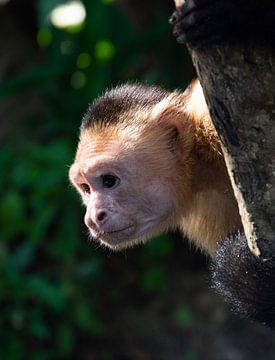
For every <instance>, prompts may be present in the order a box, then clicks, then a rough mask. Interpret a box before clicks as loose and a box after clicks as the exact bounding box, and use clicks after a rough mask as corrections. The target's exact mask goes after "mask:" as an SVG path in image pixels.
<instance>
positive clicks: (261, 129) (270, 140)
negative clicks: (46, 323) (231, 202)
mask: <svg viewBox="0 0 275 360" xmlns="http://www.w3.org/2000/svg"><path fill="white" fill-rule="evenodd" d="M182 2H183V1H181V0H175V3H176V5H177V6H178V5H180V4H181V3H182ZM189 50H190V54H191V56H192V59H193V63H194V65H195V67H196V70H197V74H198V76H199V79H200V81H201V84H202V87H203V90H204V94H205V97H206V100H207V104H208V107H209V110H210V113H211V116H212V120H213V123H214V125H215V127H216V129H217V131H218V133H219V135H220V138H221V141H222V144H223V152H224V155H225V160H226V164H227V168H228V171H229V174H230V177H231V181H232V185H233V188H234V192H235V196H236V198H237V201H238V204H239V209H240V214H241V217H242V222H243V225H244V230H245V234H246V237H247V241H248V245H249V247H250V249H251V250H252V251H253V253H254V254H255V255H257V256H260V257H262V258H263V259H270V258H271V257H274V256H275V240H274V234H275V55H274V52H273V51H272V49H271V48H269V46H268V45H266V44H263V45H262V46H256V45H255V44H254V45H253V44H247V45H245V46H241V45H240V46H237V45H220V46H211V47H209V48H207V49H205V50H197V49H189Z"/></svg>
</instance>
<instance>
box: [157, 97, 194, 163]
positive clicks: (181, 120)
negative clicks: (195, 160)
mask: <svg viewBox="0 0 275 360" xmlns="http://www.w3.org/2000/svg"><path fill="white" fill-rule="evenodd" d="M152 119H153V122H154V123H155V124H157V125H158V126H160V127H162V128H163V129H164V130H166V131H167V133H168V134H169V136H170V143H171V144H172V149H173V148H174V150H175V151H176V153H177V154H179V155H180V156H181V158H185V157H186V156H188V155H189V153H190V151H191V150H192V148H193V143H194V139H193V131H192V124H191V123H190V121H189V120H188V117H187V114H186V113H185V111H184V109H183V107H179V106H178V105H176V104H175V103H173V102H171V99H169V98H166V99H163V100H162V101H160V102H159V103H158V104H156V105H155V106H154V108H153V110H152Z"/></svg>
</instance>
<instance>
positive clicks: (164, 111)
mask: <svg viewBox="0 0 275 360" xmlns="http://www.w3.org/2000/svg"><path fill="white" fill-rule="evenodd" d="M135 87H136V85H132V86H130V85H128V92H127V94H126V95H125V94H124V95H125V96H126V99H125V96H124V100H123V101H124V102H125V101H126V102H127V101H128V103H129V102H130V101H131V100H132V102H133V103H134V99H133V97H134V96H136V95H135ZM144 88H145V90H147V91H152V89H151V88H150V87H148V88H147V87H144ZM159 91H160V90H159ZM107 95H108V96H106V94H105V95H104V96H103V97H102V98H100V99H98V100H97V101H96V103H95V104H93V105H92V106H91V107H90V109H89V111H88V113H87V115H86V117H85V118H84V121H83V124H82V127H81V132H80V140H79V145H78V149H77V153H76V157H75V161H74V163H73V164H72V166H71V168H70V171H69V177H70V181H71V183H72V184H73V185H74V186H75V188H76V189H77V190H78V192H79V193H80V195H81V197H82V200H83V203H84V205H85V206H86V214H85V224H86V226H87V228H88V229H89V232H90V234H91V236H92V238H93V239H95V240H97V241H99V242H100V243H101V244H103V245H106V246H107V247H110V248H111V249H113V250H120V249H123V248H126V247H129V246H133V245H134V244H137V243H140V242H144V241H145V240H147V239H149V238H151V237H152V236H154V235H157V234H159V233H161V232H163V231H165V230H167V229H170V228H174V227H176V224H177V223H178V218H179V216H180V215H181V212H179V211H178V207H179V204H181V205H180V207H181V208H182V204H184V203H187V202H188V197H187V196H186V197H185V196H184V195H185V191H183V190H182V177H184V178H185V181H184V183H185V184H186V187H188V185H187V184H188V178H189V177H190V174H189V173H188V154H189V153H190V150H191V147H192V145H191V144H192V140H191V138H192V137H191V136H187V135H188V134H187V133H188V127H187V126H186V124H185V123H184V121H182V120H183V119H182V112H180V111H179V109H178V108H177V107H176V106H174V105H171V104H170V103H169V101H168V100H167V98H163V99H159V97H158V98H157V99H155V101H154V103H153V104H152V103H150V104H144V105H143V106H141V105H140V104H138V105H137V106H132V107H130V108H129V107H126V108H125V109H121V108H120V109H119V111H118V114H117V118H114V107H118V97H119V96H118V95H121V89H118V90H117V91H116V92H114V91H113V93H111V94H109V93H108V94H107ZM131 97H132V98H131ZM106 99H107V100H108V101H107V100H106ZM157 100H158V101H157ZM151 101H152V100H151ZM108 107H109V113H110V115H109V118H107V115H106V114H107V113H108V111H107V110H108ZM100 110H102V111H100ZM171 112H174V116H171V115H172V114H171ZM104 114H105V117H104V118H102V116H103V115H104ZM168 115H169V116H168ZM180 115H181V116H180ZM110 116H112V118H110ZM169 119H170V120H169ZM172 119H173V120H172ZM168 120H169V121H168ZM182 134H184V136H183V135H182ZM179 162H180V163H181V166H177V164H178V163H179ZM179 189H181V190H180V191H179ZM186 193H188V191H186Z"/></svg>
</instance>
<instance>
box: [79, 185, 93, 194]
mask: <svg viewBox="0 0 275 360" xmlns="http://www.w3.org/2000/svg"><path fill="white" fill-rule="evenodd" d="M79 187H80V189H81V190H82V191H83V192H84V193H85V194H90V192H91V191H90V186H89V185H88V184H86V183H83V184H80V185H79Z"/></svg>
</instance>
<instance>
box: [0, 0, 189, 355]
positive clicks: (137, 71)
mask: <svg viewBox="0 0 275 360" xmlns="http://www.w3.org/2000/svg"><path fill="white" fill-rule="evenodd" d="M59 3H61V1H58V0H51V1H49V0H39V1H37V15H38V32H37V34H36V39H37V44H38V46H39V47H40V51H41V56H42V58H43V61H42V62H41V63H40V64H39V65H36V66H32V67H29V68H27V69H26V70H24V71H22V72H21V73H20V74H19V75H17V76H16V77H13V78H10V79H9V80H7V81H5V82H3V83H2V84H1V85H0V94H1V96H2V100H3V101H7V100H8V99H9V98H10V97H13V96H18V95H19V94H21V93H22V92H23V93H29V94H30V97H31V96H32V94H36V95H37V96H39V97H40V98H41V99H43V106H42V110H41V111H40V113H39V115H37V114H32V113H30V114H29V116H27V117H26V116H24V118H23V117H22V116H21V115H20V114H21V112H20V109H18V114H17V125H16V129H17V130H16V132H13V136H12V138H11V139H9V140H8V141H3V142H2V143H1V152H0V167H1V169H2V172H1V173H2V175H1V177H0V195H1V203H0V227H1V235H0V237H1V239H0V240H1V242H0V309H1V310H0V311H1V316H0V358H1V359H2V358H3V359H11V360H17V359H25V358H28V359H30V360H34V359H35V360H36V359H39V360H40V359H41V360H42V359H62V358H73V354H74V352H75V351H76V349H77V344H78V342H79V339H81V337H82V336H87V334H90V336H94V337H100V336H102V335H103V334H104V322H103V320H102V318H101V317H102V316H101V314H102V310H101V298H100V294H102V292H103V291H104V289H103V286H104V285H102V284H105V285H106V272H105V266H104V263H105V262H107V261H108V259H106V258H107V257H106V253H103V254H102V252H100V251H99V250H98V251H95V250H94V249H93V248H92V247H91V246H90V244H89V243H88V241H87V240H85V239H86V235H85V234H83V229H84V226H83V225H82V223H83V220H82V216H83V210H81V208H80V204H79V199H78V198H77V196H76V194H75V193H74V191H72V190H71V189H70V187H69V184H68V180H67V172H68V166H69V165H70V163H71V162H72V159H73V154H74V149H75V146H76V141H77V133H78V127H79V124H80V119H81V116H82V114H83V112H84V111H85V109H86V107H87V104H88V103H89V102H90V101H91V100H92V99H93V98H94V97H95V96H97V95H98V94H99V93H101V92H102V91H103V90H104V89H105V88H106V87H108V86H110V85H111V84H116V83H117V82H121V81H127V80H128V79H130V80H134V79H136V78H140V79H141V80H143V81H146V82H154V83H160V84H162V85H166V86H168V87H171V88H175V87H179V86H184V85H185V84H181V81H180V76H179V75H178V72H179V70H178V69H177V66H175V64H176V63H180V61H181V60H180V59H182V63H183V62H184V56H183V55H182V50H181V49H179V48H177V46H176V45H175V43H174V40H172V39H171V36H170V28H169V26H168V24H167V17H168V14H166V13H163V14H161V13H160V12H159V13H157V14H156V16H155V17H154V18H153V19H152V23H151V24H150V25H148V26H147V28H145V29H143V30H142V31H141V30H138V29H136V28H135V27H134V26H133V25H132V24H131V23H130V22H129V20H128V19H127V18H126V17H125V15H123V14H122V12H121V11H120V10H119V9H118V7H117V6H116V5H115V2H113V1H110V0H104V1H103V0H102V1H99V0H93V1H88V0H87V1H86V2H85V6H86V11H87V17H86V20H85V24H84V26H81V27H80V28H78V29H77V30H76V29H75V30H74V31H68V29H66V30H58V29H55V28H54V27H53V26H52V25H51V24H50V22H49V13H50V11H51V10H52V9H53V8H54V7H55V6H56V5H57V4H59ZM82 235H83V236H82ZM172 250H173V249H172V245H171V242H170V241H169V239H168V238H167V237H161V238H159V239H156V241H152V242H151V243H150V244H149V245H148V247H147V248H144V249H141V250H140V251H139V254H140V258H139V259H138V260H137V261H139V262H140V264H141V265H142V271H141V273H140V275H139V279H138V282H139V284H140V291H144V292H146V293H153V294H158V293H163V292H164V291H165V290H167V289H168V287H169V271H168V268H167V267H166V266H165V265H163V263H164V260H165V259H166V258H168V257H169V255H170V253H171V252H172ZM124 266H127V264H126V265H124ZM123 276H124V277H123ZM125 279H127V278H126V274H124V275H123V273H121V275H120V283H121V284H126V285H127V284H128V283H127V281H128V280H125ZM126 285H123V286H122V285H121V289H125V287H126ZM108 289H109V293H110V294H111V293H115V292H117V291H120V290H119V289H120V287H117V284H116V283H115V282H114V281H112V280H111V281H110V282H109V283H108ZM121 291H122V290H121ZM117 299H119V296H118V297H117ZM107 300H108V299H107ZM109 301H111V300H109ZM114 301H115V300H114ZM178 317H179V319H180V321H181V323H183V322H184V321H185V322H186V320H184V318H186V317H184V316H183V314H182V311H181V312H180V314H179V315H178Z"/></svg>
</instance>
